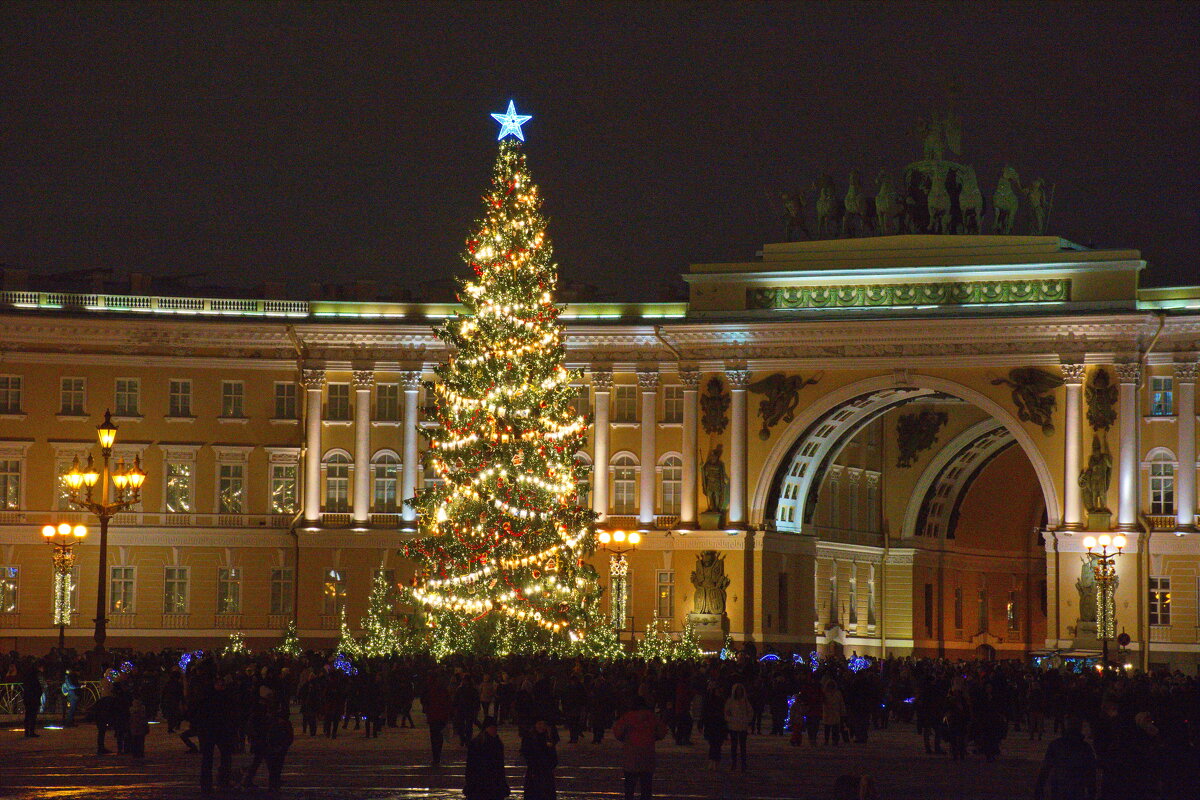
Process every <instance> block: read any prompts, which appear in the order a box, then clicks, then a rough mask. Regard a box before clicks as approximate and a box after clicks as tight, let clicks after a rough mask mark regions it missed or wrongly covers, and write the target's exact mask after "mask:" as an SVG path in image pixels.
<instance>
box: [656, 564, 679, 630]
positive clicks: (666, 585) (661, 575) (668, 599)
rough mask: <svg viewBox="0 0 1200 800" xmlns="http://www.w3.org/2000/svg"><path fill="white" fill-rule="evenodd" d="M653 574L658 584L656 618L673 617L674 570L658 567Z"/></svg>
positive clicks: (668, 618) (669, 618)
mask: <svg viewBox="0 0 1200 800" xmlns="http://www.w3.org/2000/svg"><path fill="white" fill-rule="evenodd" d="M655 575H656V582H657V584H658V603H657V606H656V608H657V609H658V618H659V619H667V620H671V619H675V570H673V569H660V570H658V572H657V573H655Z"/></svg>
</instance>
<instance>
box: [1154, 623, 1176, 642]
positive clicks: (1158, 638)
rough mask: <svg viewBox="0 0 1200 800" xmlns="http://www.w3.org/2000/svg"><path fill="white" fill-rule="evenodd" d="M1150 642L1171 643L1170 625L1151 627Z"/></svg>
mask: <svg viewBox="0 0 1200 800" xmlns="http://www.w3.org/2000/svg"><path fill="white" fill-rule="evenodd" d="M1150 641H1152V642H1169V641H1171V626H1170V625H1151V626H1150Z"/></svg>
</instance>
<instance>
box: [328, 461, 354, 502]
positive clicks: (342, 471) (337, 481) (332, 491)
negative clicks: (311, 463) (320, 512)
mask: <svg viewBox="0 0 1200 800" xmlns="http://www.w3.org/2000/svg"><path fill="white" fill-rule="evenodd" d="M349 510H350V460H349V459H348V458H346V457H345V456H341V455H338V454H334V455H333V456H332V457H331V458H330V459H329V461H328V462H327V463H326V464H325V511H326V513H330V514H344V513H345V512H347V511H349Z"/></svg>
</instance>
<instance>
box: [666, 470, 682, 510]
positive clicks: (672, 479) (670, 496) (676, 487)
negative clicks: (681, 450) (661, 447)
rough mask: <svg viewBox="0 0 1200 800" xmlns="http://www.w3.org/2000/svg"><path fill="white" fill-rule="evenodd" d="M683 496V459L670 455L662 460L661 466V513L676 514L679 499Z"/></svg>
mask: <svg viewBox="0 0 1200 800" xmlns="http://www.w3.org/2000/svg"><path fill="white" fill-rule="evenodd" d="M682 496H683V461H682V459H680V458H678V457H676V456H671V457H670V458H668V459H666V460H664V461H663V467H662V513H664V514H678V513H679V501H680V498H681V497H682Z"/></svg>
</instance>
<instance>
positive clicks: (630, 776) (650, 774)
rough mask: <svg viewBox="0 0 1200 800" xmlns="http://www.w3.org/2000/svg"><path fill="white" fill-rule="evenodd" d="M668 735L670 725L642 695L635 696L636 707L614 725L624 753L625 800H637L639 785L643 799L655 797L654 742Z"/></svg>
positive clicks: (634, 703) (648, 799) (634, 704)
mask: <svg viewBox="0 0 1200 800" xmlns="http://www.w3.org/2000/svg"><path fill="white" fill-rule="evenodd" d="M666 735H667V726H666V725H665V724H664V723H663V721H662V720H661V719H659V718H658V717H657V716H656V715H655V713H654V710H653V709H651V708H650V706H649V704H647V703H646V699H645V698H644V697H642V696H641V695H637V696H636V697H634V699H633V708H632V709H630V710H629V711H626V712H625V713H624V714H622V715H621V718H620V719H618V720H617V722H616V724H615V725H613V736H615V737H617V739H618V740H620V741H621V743H622V745H623V751H624V752H623V755H624V759H623V764H622V767H623V768H624V770H625V800H633V793H634V790H635V789H636V788H637V787H638V786H641V797H642V800H650V798H651V797H652V796H653V791H654V788H653V785H654V766H655V757H654V743H655V742H657V741H658V740H659V739H662V738H663V737H665V736H666Z"/></svg>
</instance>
